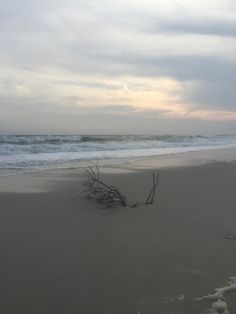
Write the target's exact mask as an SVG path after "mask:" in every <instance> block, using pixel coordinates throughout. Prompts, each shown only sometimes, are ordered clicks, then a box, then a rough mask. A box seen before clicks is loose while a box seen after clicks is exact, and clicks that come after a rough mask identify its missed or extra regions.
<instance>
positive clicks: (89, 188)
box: [84, 162, 159, 208]
mask: <svg viewBox="0 0 236 314" xmlns="http://www.w3.org/2000/svg"><path fill="white" fill-rule="evenodd" d="M84 171H85V174H86V181H85V182H84V188H85V192H86V197H87V198H88V199H90V200H95V201H96V202H98V203H100V204H103V205H105V206H106V207H115V206H127V205H128V203H127V199H126V197H125V196H124V195H123V194H122V193H121V192H120V191H119V190H118V188H117V187H115V186H113V185H108V184H106V183H104V182H103V181H102V180H101V179H100V172H99V166H98V162H96V163H91V165H89V166H87V167H86V168H84ZM158 183H159V173H153V174H152V188H151V190H150V192H149V193H148V196H147V198H146V201H145V205H151V204H153V203H154V200H155V195H156V190H157V186H158ZM137 205H138V203H135V204H134V205H132V206H131V207H133V208H135V207H137Z"/></svg>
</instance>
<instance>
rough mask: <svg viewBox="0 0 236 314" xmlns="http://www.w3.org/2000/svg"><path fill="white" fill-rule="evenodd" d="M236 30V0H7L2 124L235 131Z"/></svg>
mask: <svg viewBox="0 0 236 314" xmlns="http://www.w3.org/2000/svg"><path fill="white" fill-rule="evenodd" d="M235 36H236V8H235V4H234V2H233V1H223V0H209V1H207V2H206V1H203V0H199V1H198V2H196V1H193V0H188V1H187V0H181V1H180V0H179V1H174V0H168V1H165V2H164V1H161V0H160V1H159V0H155V1H154V0H147V1H145V2H143V1H140V0H136V1H131V0H127V1H125V2H124V3H120V1H108V0H100V1H99V2H98V1H91V0H90V1H85V0H67V1H66V0H58V1H54V0H41V1H37V2H36V1H29V0H22V1H17V0H9V1H7V2H4V1H2V0H1V2H0V39H1V40H0V66H1V72H0V111H1V114H0V132H1V133H2V132H8V133H14V132H16V133H25V132H27V133H38V132H42V133H43V132H59V133H60V132H69V133H78V132H83V133H87V132H92V133H94V132H111V133H112V132H116V133H126V132H135V133H144V132H151V133H154V132H162V133H165V132H168V133H170V132H180V133H181V132H185V133H186V132H198V133H199V132H200V131H202V130H204V131H207V130H209V131H210V132H221V131H226V132H236V126H235V125H236V123H235V122H236V100H235V99H236V97H235V96H236V92H235V83H236V59H235V54H236V38H235ZM197 125H198V126H199V127H197ZM203 126H205V127H203Z"/></svg>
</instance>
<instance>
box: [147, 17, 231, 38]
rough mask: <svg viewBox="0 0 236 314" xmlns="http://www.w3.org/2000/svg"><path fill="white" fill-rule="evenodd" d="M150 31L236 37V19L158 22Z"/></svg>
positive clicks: (153, 24)
mask: <svg viewBox="0 0 236 314" xmlns="http://www.w3.org/2000/svg"><path fill="white" fill-rule="evenodd" d="M151 24H152V26H150V28H149V30H150V31H152V32H157V33H158V32H165V33H174V34H197V35H213V36H223V37H224V36H225V37H236V19H234V20H231V21H228V20H227V19H218V20H212V21H211V20H208V19H206V18H202V17H199V18H198V19H195V20H193V19H189V18H184V19H183V20H182V19H181V20H177V21H176V20H172V21H171V20H170V21H166V20H163V21H158V19H157V21H156V22H155V19H154V21H153V23H151Z"/></svg>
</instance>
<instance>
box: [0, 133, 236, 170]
mask: <svg viewBox="0 0 236 314" xmlns="http://www.w3.org/2000/svg"><path fill="white" fill-rule="evenodd" d="M227 147H236V135H215V136H200V135H196V136H173V135H160V136H158V135H96V136H94V135H0V169H21V170H30V169H31V170H37V169H48V168H50V169H51V168H58V167H59V168H60V167H70V166H71V164H72V163H73V165H75V164H76V165H78V167H79V165H80V162H81V161H84V160H88V159H96V158H97V159H109V160H115V159H118V158H136V157H137V158H139V157H148V156H155V155H165V154H167V155H168V154H177V153H182V152H191V151H200V150H211V149H217V148H227Z"/></svg>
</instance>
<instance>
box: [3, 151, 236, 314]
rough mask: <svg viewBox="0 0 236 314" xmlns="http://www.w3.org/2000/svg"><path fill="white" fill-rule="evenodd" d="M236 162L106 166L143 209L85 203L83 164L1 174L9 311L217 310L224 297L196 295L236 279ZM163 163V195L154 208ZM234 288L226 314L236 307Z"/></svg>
mask: <svg viewBox="0 0 236 314" xmlns="http://www.w3.org/2000/svg"><path fill="white" fill-rule="evenodd" d="M235 160H236V154H235V150H233V149H232V150H221V151H218V152H217V151H215V152H213V151H212V152H211V153H207V152H198V153H189V154H179V155H176V156H174V155H172V156H169V157H165V156H162V157H161V158H159V159H158V158H157V157H151V158H146V159H143V160H140V161H136V162H133V163H128V164H122V165H116V166H113V167H105V166H104V167H102V168H101V175H102V179H103V180H104V181H105V182H107V183H109V184H113V185H116V186H117V187H119V189H120V190H121V191H122V192H123V193H124V194H125V195H126V196H127V198H128V200H129V203H130V204H133V203H136V202H138V206H137V207H136V208H131V207H122V208H114V209H104V208H103V206H101V205H99V204H97V203H95V202H92V201H89V200H87V199H85V198H84V192H83V187H82V182H83V180H84V175H83V172H82V171H81V169H69V170H65V169H64V170H57V171H55V170H54V171H53V170H52V171H42V172H38V173H36V172H35V173H26V174H18V175H16V176H7V177H1V178H0V233H1V236H0V254H1V259H0V263H1V267H0V273H1V274H0V278H1V280H0V296H1V297H0V299H1V302H0V313H2V314H75V313H76V314H78V313H79V314H157V313H158V314H171V313H172V314H201V313H204V311H205V310H207V309H211V307H212V304H213V302H214V300H199V301H197V300H195V299H196V298H200V297H203V296H206V295H209V294H213V293H214V291H215V289H216V288H220V287H225V286H227V285H230V284H228V283H227V282H228V280H229V278H232V277H235V276H236V263H235V261H236V240H235V239H234V237H235V236H236V207H235V205H236V201H235V200H236V162H235ZM156 169H159V171H160V183H159V186H158V193H157V199H156V202H155V204H154V205H149V206H146V205H144V204H143V202H144V200H145V198H146V196H147V193H148V191H149V189H150V187H151V174H152V172H153V170H156ZM234 290H235V289H234V286H232V289H229V291H228V293H227V294H226V295H225V298H226V301H225V302H226V303H227V305H226V306H228V312H224V313H230V314H233V313H235V310H236V297H235V296H236V292H235V291H234ZM211 313H218V312H216V311H213V310H212V312H211ZM219 313H223V312H219Z"/></svg>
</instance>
